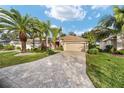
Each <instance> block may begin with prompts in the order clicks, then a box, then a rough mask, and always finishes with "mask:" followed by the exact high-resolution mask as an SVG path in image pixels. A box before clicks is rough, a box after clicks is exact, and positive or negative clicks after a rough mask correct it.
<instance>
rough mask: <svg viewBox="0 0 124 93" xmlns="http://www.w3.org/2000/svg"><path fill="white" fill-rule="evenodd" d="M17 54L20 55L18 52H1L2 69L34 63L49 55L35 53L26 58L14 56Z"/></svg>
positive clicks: (0, 65)
mask: <svg viewBox="0 0 124 93" xmlns="http://www.w3.org/2000/svg"><path fill="white" fill-rule="evenodd" d="M16 54H18V52H0V68H2V67H6V66H11V65H16V64H22V63H26V62H32V61H35V60H38V59H41V58H43V57H46V56H48V55H49V54H48V52H43V53H34V54H30V55H25V56H14V55H16Z"/></svg>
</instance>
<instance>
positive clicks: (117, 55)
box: [112, 54, 124, 58]
mask: <svg viewBox="0 0 124 93" xmlns="http://www.w3.org/2000/svg"><path fill="white" fill-rule="evenodd" d="M112 55H113V56H116V57H122V58H124V55H119V54H112Z"/></svg>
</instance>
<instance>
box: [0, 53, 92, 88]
mask: <svg viewBox="0 0 124 93" xmlns="http://www.w3.org/2000/svg"><path fill="white" fill-rule="evenodd" d="M85 60H86V59H85V53H83V52H62V53H58V54H55V55H52V56H49V57H46V58H44V59H40V60H37V61H35V62H31V63H25V64H20V65H15V66H10V67H6V68H2V69H0V87H24V88H33V87H35V88H39V87H41V88H42V87H46V88H51V87H52V88H60V87H61V88H66V87H68V88H75V87H76V88H78V87H80V88H81V87H86V88H88V87H94V86H93V84H92V82H91V81H90V80H89V78H88V76H87V75H86V63H85Z"/></svg>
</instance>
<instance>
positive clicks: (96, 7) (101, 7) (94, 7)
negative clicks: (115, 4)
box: [91, 5, 110, 10]
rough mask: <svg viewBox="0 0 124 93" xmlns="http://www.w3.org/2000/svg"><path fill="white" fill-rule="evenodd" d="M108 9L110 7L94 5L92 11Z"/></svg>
mask: <svg viewBox="0 0 124 93" xmlns="http://www.w3.org/2000/svg"><path fill="white" fill-rule="evenodd" d="M108 7H110V6H109V5H93V6H91V9H92V10H95V9H107V8H108Z"/></svg>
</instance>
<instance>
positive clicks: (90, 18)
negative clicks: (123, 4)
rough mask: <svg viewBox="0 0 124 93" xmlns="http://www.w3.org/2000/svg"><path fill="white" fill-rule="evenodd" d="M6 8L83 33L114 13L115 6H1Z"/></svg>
mask: <svg viewBox="0 0 124 93" xmlns="http://www.w3.org/2000/svg"><path fill="white" fill-rule="evenodd" d="M0 7H3V8H6V9H10V8H16V9H17V10H19V11H20V12H21V14H23V15H24V14H29V15H31V16H32V17H38V18H39V19H41V20H43V21H45V20H51V23H52V26H62V28H63V32H65V33H68V32H70V31H71V32H75V33H77V34H81V33H83V32H86V31H89V30H90V29H92V28H93V27H95V26H96V25H97V23H98V21H99V20H100V18H101V17H103V16H105V15H110V14H111V15H113V12H112V7H113V6H95V5H93V6H86V5H82V6H67V5H65V6H48V5H47V6H45V5H44V6H43V5H41V6H40V5H24V6H22V5H16V6H15V5H11V6H7V5H6V6H0Z"/></svg>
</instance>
